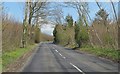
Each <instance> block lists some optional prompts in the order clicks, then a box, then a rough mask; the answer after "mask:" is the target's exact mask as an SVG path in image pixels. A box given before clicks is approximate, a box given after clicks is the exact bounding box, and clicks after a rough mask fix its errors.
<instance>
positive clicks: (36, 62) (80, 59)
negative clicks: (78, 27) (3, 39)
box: [23, 43, 118, 73]
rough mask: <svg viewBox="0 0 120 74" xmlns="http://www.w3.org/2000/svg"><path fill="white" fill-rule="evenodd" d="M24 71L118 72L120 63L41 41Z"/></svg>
mask: <svg viewBox="0 0 120 74" xmlns="http://www.w3.org/2000/svg"><path fill="white" fill-rule="evenodd" d="M23 72H82V73H84V72H118V64H117V63H113V62H111V61H109V60H107V59H102V58H98V57H96V56H94V55H90V54H86V53H83V52H77V51H75V50H72V49H68V48H64V47H61V46H58V45H55V44H52V43H41V44H40V45H39V47H38V48H37V50H36V51H35V52H33V55H31V56H30V58H29V60H28V61H27V62H26V65H25V67H24V69H23Z"/></svg>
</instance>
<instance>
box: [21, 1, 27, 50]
mask: <svg viewBox="0 0 120 74" xmlns="http://www.w3.org/2000/svg"><path fill="white" fill-rule="evenodd" d="M28 4H29V2H28V1H27V2H26V3H25V14H24V15H25V16H24V20H23V37H22V47H23V48H24V47H25V46H26V44H27V30H28V29H27V26H28V20H27V19H28Z"/></svg>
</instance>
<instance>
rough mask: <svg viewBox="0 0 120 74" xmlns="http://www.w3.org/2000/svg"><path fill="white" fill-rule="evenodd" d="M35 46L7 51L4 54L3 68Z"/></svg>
mask: <svg viewBox="0 0 120 74" xmlns="http://www.w3.org/2000/svg"><path fill="white" fill-rule="evenodd" d="M34 47H35V45H29V46H27V47H26V48H17V49H15V50H14V51H11V52H5V53H4V54H2V69H3V70H4V69H5V68H6V66H7V65H8V64H10V63H13V62H14V61H15V60H17V59H18V58H19V57H21V56H22V55H23V54H25V53H26V52H28V51H30V50H31V49H33V48H34Z"/></svg>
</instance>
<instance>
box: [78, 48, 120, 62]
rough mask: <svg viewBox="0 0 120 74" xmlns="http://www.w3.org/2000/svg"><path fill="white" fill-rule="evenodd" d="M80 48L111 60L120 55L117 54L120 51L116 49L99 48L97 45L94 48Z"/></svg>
mask: <svg viewBox="0 0 120 74" xmlns="http://www.w3.org/2000/svg"><path fill="white" fill-rule="evenodd" d="M80 50H81V51H85V52H88V53H91V54H95V55H97V56H100V57H103V58H107V59H110V60H113V61H118V60H119V59H120V56H118V55H119V53H120V51H117V50H114V49H109V48H99V47H95V48H90V47H89V48H88V47H85V48H80Z"/></svg>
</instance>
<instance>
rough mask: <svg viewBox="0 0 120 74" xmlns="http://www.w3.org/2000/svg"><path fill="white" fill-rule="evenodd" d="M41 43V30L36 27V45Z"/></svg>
mask: <svg viewBox="0 0 120 74" xmlns="http://www.w3.org/2000/svg"><path fill="white" fill-rule="evenodd" d="M39 42H40V29H39V28H38V27H37V26H36V28H35V43H39Z"/></svg>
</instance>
